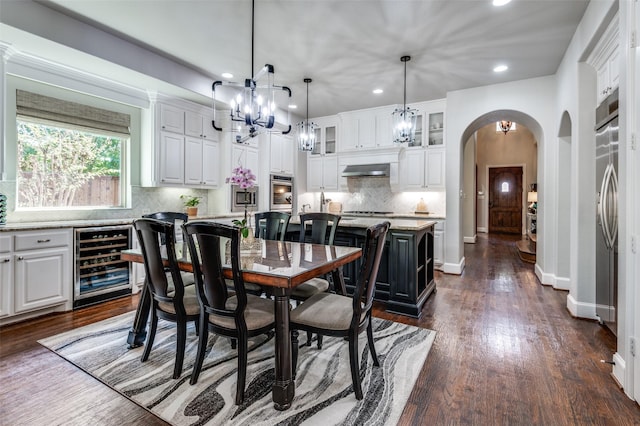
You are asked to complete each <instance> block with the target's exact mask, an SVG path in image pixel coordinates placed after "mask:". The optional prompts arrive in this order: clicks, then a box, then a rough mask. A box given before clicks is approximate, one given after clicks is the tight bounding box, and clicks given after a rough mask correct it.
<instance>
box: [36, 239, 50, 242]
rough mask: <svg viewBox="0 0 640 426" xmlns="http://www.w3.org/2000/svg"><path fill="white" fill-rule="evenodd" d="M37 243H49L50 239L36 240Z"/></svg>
mask: <svg viewBox="0 0 640 426" xmlns="http://www.w3.org/2000/svg"><path fill="white" fill-rule="evenodd" d="M38 242H39V243H50V242H51V240H50V239H49V238H47V239H46V240H38Z"/></svg>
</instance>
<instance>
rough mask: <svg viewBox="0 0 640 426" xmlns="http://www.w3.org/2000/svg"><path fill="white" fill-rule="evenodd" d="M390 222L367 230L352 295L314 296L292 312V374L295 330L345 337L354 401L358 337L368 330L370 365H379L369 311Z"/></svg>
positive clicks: (295, 355)
mask: <svg viewBox="0 0 640 426" xmlns="http://www.w3.org/2000/svg"><path fill="white" fill-rule="evenodd" d="M389 225H390V223H389V222H383V223H380V224H378V225H375V226H372V227H369V228H367V235H366V239H365V245H364V251H363V254H362V266H361V268H360V271H359V274H358V279H357V282H356V287H355V289H354V292H353V296H352V297H349V296H345V295H340V294H334V293H317V294H315V295H313V296H311V297H310V298H309V299H307V300H306V301H305V302H304V303H302V304H300V305H299V306H297V307H296V308H295V309H293V310H292V311H291V321H290V328H291V330H293V332H292V357H293V372H294V374H295V372H296V368H297V362H298V336H297V330H305V331H307V332H312V333H318V334H319V335H325V336H338V337H342V338H344V337H346V338H347V339H348V340H349V363H350V365H351V380H352V381H353V389H354V391H355V394H356V398H357V399H362V386H361V384H360V375H359V373H358V372H359V361H358V335H359V334H360V333H361V332H362V331H364V330H365V329H366V330H367V339H368V341H369V351H370V352H371V356H372V358H373V365H375V366H376V367H377V366H379V365H380V363H379V362H378V356H377V355H376V349H375V346H374V343H373V328H372V326H371V309H372V306H373V296H374V293H375V287H376V279H377V276H378V267H379V266H380V258H381V256H382V250H383V249H384V242H385V238H386V235H387V231H388V230H389Z"/></svg>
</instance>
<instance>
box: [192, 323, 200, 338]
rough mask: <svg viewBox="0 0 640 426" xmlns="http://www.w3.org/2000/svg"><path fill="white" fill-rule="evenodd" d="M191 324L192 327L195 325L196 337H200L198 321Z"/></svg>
mask: <svg viewBox="0 0 640 426" xmlns="http://www.w3.org/2000/svg"><path fill="white" fill-rule="evenodd" d="M193 324H194V325H195V327H196V336H199V335H200V321H198V320H195V321H194V322H193Z"/></svg>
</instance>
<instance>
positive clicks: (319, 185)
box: [307, 155, 338, 191]
mask: <svg viewBox="0 0 640 426" xmlns="http://www.w3.org/2000/svg"><path fill="white" fill-rule="evenodd" d="M307 190H308V191H337V190H338V157H337V156H335V155H334V156H324V157H309V158H308V159H307Z"/></svg>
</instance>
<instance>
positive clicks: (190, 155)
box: [184, 137, 221, 187]
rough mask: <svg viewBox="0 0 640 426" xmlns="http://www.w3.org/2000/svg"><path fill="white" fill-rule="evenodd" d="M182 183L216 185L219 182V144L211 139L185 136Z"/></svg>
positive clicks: (200, 185)
mask: <svg viewBox="0 0 640 426" xmlns="http://www.w3.org/2000/svg"><path fill="white" fill-rule="evenodd" d="M184 156H185V158H184V184H185V185H193V186H198V187H202V186H208V187H217V186H218V185H219V183H220V176H219V175H220V163H221V161H220V144H219V143H218V142H216V141H213V140H207V139H200V138H194V137H187V138H185V148H184Z"/></svg>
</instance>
